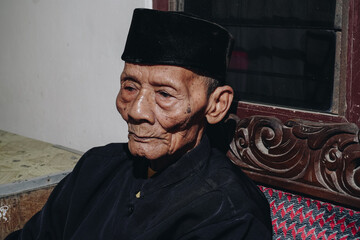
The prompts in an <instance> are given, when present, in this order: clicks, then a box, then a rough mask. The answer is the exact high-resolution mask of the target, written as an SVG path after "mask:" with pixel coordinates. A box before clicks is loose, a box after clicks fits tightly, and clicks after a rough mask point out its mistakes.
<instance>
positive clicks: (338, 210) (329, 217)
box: [259, 186, 360, 240]
mask: <svg viewBox="0 0 360 240" xmlns="http://www.w3.org/2000/svg"><path fill="white" fill-rule="evenodd" d="M259 188H260V190H261V191H262V192H263V193H264V194H265V196H266V198H267V199H268V201H269V204H270V211H271V217H272V224H273V231H274V232H273V239H275V240H279V239H311V240H313V239H314V240H315V239H321V240H330V239H332V240H350V239H360V212H359V211H354V210H351V209H348V208H344V207H341V206H336V205H333V204H330V203H326V202H321V201H318V200H314V199H311V198H306V197H302V196H299V195H294V194H291V193H287V192H284V191H280V190H276V189H273V188H267V187H263V186H259Z"/></svg>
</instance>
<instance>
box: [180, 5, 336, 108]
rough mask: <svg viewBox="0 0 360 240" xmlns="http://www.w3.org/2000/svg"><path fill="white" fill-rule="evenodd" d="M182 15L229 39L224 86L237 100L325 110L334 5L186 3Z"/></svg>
mask: <svg viewBox="0 0 360 240" xmlns="http://www.w3.org/2000/svg"><path fill="white" fill-rule="evenodd" d="M185 11H187V12H191V13H194V14H197V15H200V16H202V17H205V18H208V19H210V20H212V21H216V22H218V23H220V24H222V25H223V26H225V27H226V28H227V29H228V30H229V31H230V32H231V33H232V34H233V35H234V37H235V40H236V42H235V47H234V52H233V56H232V59H231V62H230V70H229V73H228V79H227V81H228V82H229V84H230V85H232V86H233V87H234V90H235V92H236V98H237V100H245V101H251V102H257V103H268V104H274V105H279V106H288V107H296V108H303V109H312V110H320V111H330V109H331V103H332V91H333V82H334V77H333V76H334V61H335V47H336V29H333V24H334V13H335V1H334V0H333V1H329V0H316V1H314V0H312V1H305V0H301V1H300V0H272V1H269V0H242V1H235V0H226V1H224V0H212V1H204V0H188V1H185Z"/></svg>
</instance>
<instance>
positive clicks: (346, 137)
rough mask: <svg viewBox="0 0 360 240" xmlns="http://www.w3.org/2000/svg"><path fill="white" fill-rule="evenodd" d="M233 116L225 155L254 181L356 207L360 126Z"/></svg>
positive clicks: (359, 183)
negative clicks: (232, 134)
mask: <svg viewBox="0 0 360 240" xmlns="http://www.w3.org/2000/svg"><path fill="white" fill-rule="evenodd" d="M229 119H233V120H235V121H236V129H235V134H234V137H233V139H232V142H231V143H230V150H229V152H228V156H229V157H230V159H231V160H232V161H233V162H234V163H235V164H237V165H238V166H240V167H241V168H242V169H243V171H244V172H245V173H246V174H247V175H248V176H250V177H251V178H252V179H253V180H255V181H256V182H258V183H262V184H265V185H269V186H274V187H278V188H282V189H286V190H289V191H292V192H296V193H302V194H306V195H309V196H312V197H316V198H320V199H323V200H326V201H332V202H335V203H339V204H342V205H345V206H350V207H353V208H354V207H355V208H356V209H360V144H359V128H358V127H357V126H356V125H355V124H352V123H316V122H310V121H304V120H299V119H295V120H289V121H287V122H286V123H282V122H281V121H280V120H279V119H277V118H275V117H263V116H253V117H249V118H244V119H239V118H238V117H237V116H235V115H231V116H230V117H229Z"/></svg>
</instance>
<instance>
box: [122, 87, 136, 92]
mask: <svg viewBox="0 0 360 240" xmlns="http://www.w3.org/2000/svg"><path fill="white" fill-rule="evenodd" d="M124 89H125V90H126V91H129V92H132V91H134V90H135V88H133V87H130V86H125V87H124Z"/></svg>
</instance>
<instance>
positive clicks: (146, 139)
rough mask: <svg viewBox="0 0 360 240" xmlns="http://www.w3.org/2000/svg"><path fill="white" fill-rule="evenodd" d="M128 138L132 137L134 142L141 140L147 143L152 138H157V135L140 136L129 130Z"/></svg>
mask: <svg viewBox="0 0 360 240" xmlns="http://www.w3.org/2000/svg"><path fill="white" fill-rule="evenodd" d="M129 139H132V140H134V141H136V142H143V143H147V142H150V141H152V140H154V139H159V138H157V137H152V136H141V135H137V134H135V133H133V132H129Z"/></svg>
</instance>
